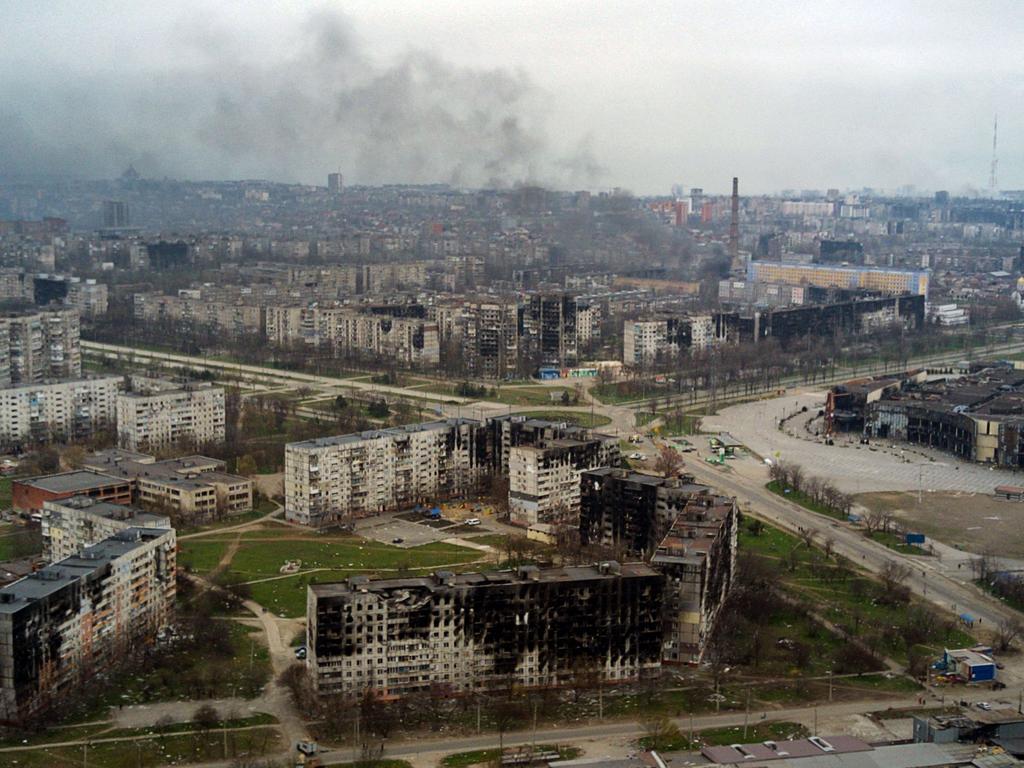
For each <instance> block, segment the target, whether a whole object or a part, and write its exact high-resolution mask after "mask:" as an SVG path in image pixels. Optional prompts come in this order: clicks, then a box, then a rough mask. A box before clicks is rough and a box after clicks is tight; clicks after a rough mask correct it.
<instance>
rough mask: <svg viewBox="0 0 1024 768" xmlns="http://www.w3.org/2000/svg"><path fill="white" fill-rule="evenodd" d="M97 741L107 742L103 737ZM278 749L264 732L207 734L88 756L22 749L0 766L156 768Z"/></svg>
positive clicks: (116, 745)
mask: <svg viewBox="0 0 1024 768" xmlns="http://www.w3.org/2000/svg"><path fill="white" fill-rule="evenodd" d="M98 738H100V739H102V738H107V736H106V734H102V735H100V736H99V737H98ZM225 744H226V746H227V752H226V754H225ZM282 746H283V745H282V744H281V734H280V731H279V730H278V729H277V728H276V727H270V726H268V727H261V728H252V729H248V730H239V731H228V733H227V734H226V735H225V734H223V733H221V732H220V731H211V732H209V733H205V734H203V733H199V732H191V733H177V734H155V735H153V736H151V737H148V738H147V737H138V736H137V737H134V738H125V739H124V740H122V741H113V742H103V741H98V742H95V743H93V744H92V745H91V746H90V747H88V754H87V755H86V751H85V750H84V749H83V748H82V747H81V746H75V747H49V748H42V749H39V748H36V749H33V748H30V747H26V748H25V750H24V751H20V750H19V751H17V752H8V753H5V756H4V759H5V760H10V762H9V763H5V764H7V765H10V766H12V768H13V766H17V767H18V768H81V767H82V766H83V765H84V764H85V760H86V759H87V760H88V765H89V766H90V768H156V766H164V765H187V764H189V763H203V762H210V761H218V760H225V759H226V760H233V759H235V758H239V759H243V758H248V759H252V758H255V757H261V756H263V755H266V754H270V753H273V752H277V751H279V750H280V749H281V748H282ZM246 764H249V763H246Z"/></svg>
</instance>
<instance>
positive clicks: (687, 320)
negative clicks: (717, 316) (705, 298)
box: [622, 315, 716, 367]
mask: <svg viewBox="0 0 1024 768" xmlns="http://www.w3.org/2000/svg"><path fill="white" fill-rule="evenodd" d="M715 342H716V336H715V321H714V318H713V317H712V316H711V315H686V316H681V317H664V318H659V319H656V320H626V321H625V323H624V324H623V327H622V362H623V364H624V365H627V366H633V367H643V366H645V365H650V364H652V363H654V362H657V361H660V360H671V359H672V358H674V357H676V356H677V355H679V354H680V353H683V352H686V353H691V352H694V351H700V350H705V349H709V348H710V347H712V346H713V345H714V344H715Z"/></svg>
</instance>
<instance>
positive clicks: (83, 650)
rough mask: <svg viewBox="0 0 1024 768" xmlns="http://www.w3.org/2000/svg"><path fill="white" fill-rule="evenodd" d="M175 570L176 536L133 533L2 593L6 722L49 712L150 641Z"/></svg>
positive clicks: (161, 621)
mask: <svg viewBox="0 0 1024 768" xmlns="http://www.w3.org/2000/svg"><path fill="white" fill-rule="evenodd" d="M174 568H175V535H174V531H173V530H169V529H147V528H128V529H126V530H123V531H120V532H118V533H116V534H114V536H112V537H110V538H108V539H105V540H104V541H102V542H100V543H99V544H94V545H93V546H90V547H86V548H85V549H83V550H81V551H80V552H79V553H78V554H76V555H73V556H72V557H68V558H65V559H63V560H61V561H59V562H57V563H54V564H53V565H49V566H46V567H45V568H42V569H41V570H39V571H36V572H35V573H33V574H31V575H30V576H26V577H25V578H23V579H20V580H18V581H16V582H14V583H13V584H10V585H8V586H6V587H4V588H3V589H0V721H3V722H7V723H17V722H21V721H24V719H25V718H28V717H31V716H32V715H34V714H36V713H39V712H41V711H44V710H46V709H47V708H48V707H49V706H51V705H52V704H54V703H55V702H57V701H60V700H61V699H63V698H65V697H67V696H68V695H70V694H71V693H72V692H73V691H74V690H75V689H76V688H77V687H79V686H81V685H82V684H83V683H84V682H85V681H86V680H87V679H88V678H90V677H91V676H93V675H95V674H98V673H102V672H103V671H105V670H108V669H110V668H112V667H114V666H115V665H116V664H118V663H119V662H122V661H123V660H125V659H126V658H127V657H129V656H130V654H131V653H132V652H133V651H134V650H136V649H138V648H140V647H142V646H144V645H146V644H148V643H150V642H152V641H153V639H154V638H155V637H156V635H157V633H158V632H159V631H160V629H161V628H162V627H164V626H165V625H166V624H167V623H168V621H169V619H170V617H171V613H172V610H173V604H174V594H175V571H174Z"/></svg>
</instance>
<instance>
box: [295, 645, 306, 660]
mask: <svg viewBox="0 0 1024 768" xmlns="http://www.w3.org/2000/svg"><path fill="white" fill-rule="evenodd" d="M295 658H296V659H298V660H299V661H303V660H304V659H305V658H306V646H304V645H300V646H299V647H298V648H296V649H295Z"/></svg>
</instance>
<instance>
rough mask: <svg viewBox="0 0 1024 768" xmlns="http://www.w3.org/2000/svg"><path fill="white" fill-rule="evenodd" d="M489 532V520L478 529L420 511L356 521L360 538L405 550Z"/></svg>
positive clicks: (483, 521) (482, 521)
mask: <svg viewBox="0 0 1024 768" xmlns="http://www.w3.org/2000/svg"><path fill="white" fill-rule="evenodd" d="M489 532H493V531H490V530H489V529H488V527H487V519H486V518H481V519H480V525H475V526H474V525H466V524H465V523H464V522H460V521H458V520H449V519H442V520H431V519H430V518H428V517H426V516H425V515H423V514H421V513H417V512H396V513H390V514H386V515H380V516H378V517H369V518H365V519H363V520H359V521H357V522H356V533H358V534H359V535H360V536H363V537H365V538H367V539H373V540H374V541H380V542H382V543H385V544H393V545H394V546H396V547H404V548H410V547H419V546H422V545H423V544H430V543H432V542H437V541H445V540H446V539H451V538H457V537H460V536H472V535H479V534H483V533H489ZM398 539H401V541H398Z"/></svg>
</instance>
